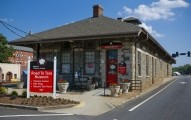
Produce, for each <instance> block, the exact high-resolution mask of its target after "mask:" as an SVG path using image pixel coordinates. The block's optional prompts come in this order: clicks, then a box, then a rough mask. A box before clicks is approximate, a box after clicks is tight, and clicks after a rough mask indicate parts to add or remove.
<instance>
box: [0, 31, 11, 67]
mask: <svg viewBox="0 0 191 120" xmlns="http://www.w3.org/2000/svg"><path fill="white" fill-rule="evenodd" d="M13 52H14V49H13V47H9V46H8V41H7V39H6V37H5V36H3V35H2V34H1V33H0V63H8V62H9V57H12V56H13Z"/></svg>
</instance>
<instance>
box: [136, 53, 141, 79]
mask: <svg viewBox="0 0 191 120" xmlns="http://www.w3.org/2000/svg"><path fill="white" fill-rule="evenodd" d="M137 62H138V75H139V76H141V52H140V51H138V61H137Z"/></svg>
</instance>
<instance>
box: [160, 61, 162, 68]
mask: <svg viewBox="0 0 191 120" xmlns="http://www.w3.org/2000/svg"><path fill="white" fill-rule="evenodd" d="M160 69H162V60H160Z"/></svg>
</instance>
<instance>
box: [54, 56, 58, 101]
mask: <svg viewBox="0 0 191 120" xmlns="http://www.w3.org/2000/svg"><path fill="white" fill-rule="evenodd" d="M56 64H57V62H56V57H54V78H53V98H56Z"/></svg>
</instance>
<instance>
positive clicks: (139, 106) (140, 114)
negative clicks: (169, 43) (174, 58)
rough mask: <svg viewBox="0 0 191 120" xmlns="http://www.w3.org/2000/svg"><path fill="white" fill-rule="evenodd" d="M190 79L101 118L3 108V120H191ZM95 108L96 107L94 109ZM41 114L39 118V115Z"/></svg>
mask: <svg viewBox="0 0 191 120" xmlns="http://www.w3.org/2000/svg"><path fill="white" fill-rule="evenodd" d="M190 91H191V76H181V77H179V78H178V79H177V80H176V81H173V82H170V83H167V84H165V85H163V86H161V87H159V88H158V89H156V90H154V91H152V92H150V93H148V94H146V95H144V96H142V97H139V98H138V99H135V100H132V101H130V102H128V103H126V104H124V105H122V106H120V107H118V108H116V109H114V110H112V111H110V112H108V113H105V114H103V115H101V116H96V117H92V116H80V115H70V114H60V115H57V114H56V115H55V114H51V113H41V112H37V111H30V110H18V109H10V108H0V120H7V119H9V120H13V119H14V120H34V119H35V120H53V119H56V120H61V119H62V120H191V113H190V112H191V93H190ZM92 109H93V108H92ZM5 115H26V116H17V117H15V116H14V117H12V116H7V117H6V116H5ZM38 115H40V116H38Z"/></svg>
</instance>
